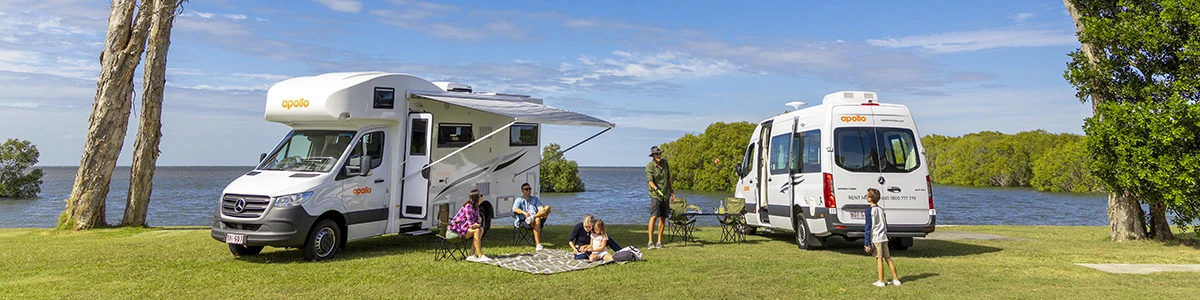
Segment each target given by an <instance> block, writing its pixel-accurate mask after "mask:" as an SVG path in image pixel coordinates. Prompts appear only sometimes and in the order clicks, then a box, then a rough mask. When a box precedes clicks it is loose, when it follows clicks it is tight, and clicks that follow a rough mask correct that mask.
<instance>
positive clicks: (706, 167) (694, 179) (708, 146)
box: [647, 122, 755, 191]
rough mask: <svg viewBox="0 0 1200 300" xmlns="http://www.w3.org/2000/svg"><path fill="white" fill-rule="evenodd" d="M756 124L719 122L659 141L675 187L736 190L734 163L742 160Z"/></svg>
mask: <svg viewBox="0 0 1200 300" xmlns="http://www.w3.org/2000/svg"><path fill="white" fill-rule="evenodd" d="M754 127H755V124H753V123H750V122H737V123H724V122H717V123H713V124H710V125H708V128H705V129H704V133H701V134H700V135H695V134H690V133H689V134H686V135H684V136H683V137H680V138H679V139H678V140H675V141H672V142H668V143H665V144H662V145H660V146H659V147H661V148H662V149H663V157H664V158H666V159H667V162H668V163H669V164H670V166H671V176H672V177H674V178H673V180H674V184H675V188H676V189H682V190H697V191H733V187H734V183H737V178H736V177H737V176H736V175H734V172H733V167H734V165H736V164H737V163H739V162H741V161H742V156H743V155H745V151H746V145H748V144H750V135H751V134H753V133H754ZM647 161H648V160H647Z"/></svg>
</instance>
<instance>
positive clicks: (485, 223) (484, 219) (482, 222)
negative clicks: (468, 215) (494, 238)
mask: <svg viewBox="0 0 1200 300" xmlns="http://www.w3.org/2000/svg"><path fill="white" fill-rule="evenodd" d="M480 214H481V215H482V216H479V227H480V228H482V229H483V236H485V237H486V236H487V233H488V231H489V230H491V229H492V209H491V207H490V206H484V207H483V210H482V211H480Z"/></svg>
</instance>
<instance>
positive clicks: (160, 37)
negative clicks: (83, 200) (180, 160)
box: [121, 0, 182, 227]
mask: <svg viewBox="0 0 1200 300" xmlns="http://www.w3.org/2000/svg"><path fill="white" fill-rule="evenodd" d="M181 1H182V0H154V11H153V13H154V15H153V17H152V18H151V24H150V36H149V40H148V42H147V43H148V44H147V45H146V65H145V69H144V70H143V71H142V88H143V91H142V115H141V116H142V117H141V118H140V121H139V122H138V133H137V139H136V140H135V141H134V143H133V167H132V168H130V171H129V172H130V177H129V194H128V195H129V196H128V198H127V199H126V201H125V214H124V216H123V217H122V218H121V226H135V227H142V226H146V209H147V208H148V207H149V206H150V193H151V191H152V190H153V187H152V186H153V180H154V169H155V164H156V163H157V162H158V154H159V150H158V144H159V141H161V139H162V102H163V86H164V85H165V84H166V72H167V50H168V49H169V48H170V46H171V26H172V25H173V24H174V23H175V12H176V11H178V9H179V5H180V4H181Z"/></svg>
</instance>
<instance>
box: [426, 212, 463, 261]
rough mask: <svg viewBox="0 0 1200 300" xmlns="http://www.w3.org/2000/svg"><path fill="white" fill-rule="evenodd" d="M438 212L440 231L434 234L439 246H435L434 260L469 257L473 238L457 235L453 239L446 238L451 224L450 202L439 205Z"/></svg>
mask: <svg viewBox="0 0 1200 300" xmlns="http://www.w3.org/2000/svg"><path fill="white" fill-rule="evenodd" d="M437 214H438V232H437V234H435V235H434V236H437V238H438V244H437V247H436V248H434V249H433V250H434V252H433V260H442V259H446V258H450V259H454V260H463V259H466V258H467V251H468V249H470V248H471V239H468V238H465V237H462V236H457V237H455V238H452V239H448V238H446V232H448V231H449V229H447V227H448V226H450V204H449V203H443V204H441V205H438V207H437Z"/></svg>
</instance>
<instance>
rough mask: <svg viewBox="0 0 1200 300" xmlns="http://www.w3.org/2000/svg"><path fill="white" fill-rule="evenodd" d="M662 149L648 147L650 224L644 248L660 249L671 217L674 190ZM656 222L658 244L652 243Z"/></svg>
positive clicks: (647, 179)
mask: <svg viewBox="0 0 1200 300" xmlns="http://www.w3.org/2000/svg"><path fill="white" fill-rule="evenodd" d="M662 153H663V151H662V149H659V148H658V146H653V147H650V157H651V158H652V160H651V161H650V163H647V164H646V182H647V184H649V185H650V224H648V225H647V227H648V230H647V231H646V232H647V233H646V235H648V237H647V239H649V242H647V243H646V248H648V249H654V248H662V247H663V244H662V235H663V229H664V228H666V226H667V218H670V217H671V207H670V202H669V201H670V200H671V199H675V189H674V188H673V186H672V183H671V167H670V166H669V165H668V164H667V160H666V159H663V158H662ZM655 222H658V243H657V244H656V243H654V223H655Z"/></svg>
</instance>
